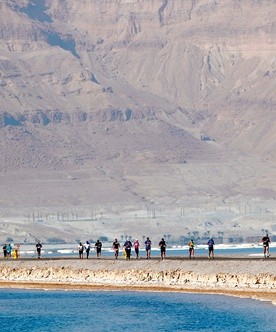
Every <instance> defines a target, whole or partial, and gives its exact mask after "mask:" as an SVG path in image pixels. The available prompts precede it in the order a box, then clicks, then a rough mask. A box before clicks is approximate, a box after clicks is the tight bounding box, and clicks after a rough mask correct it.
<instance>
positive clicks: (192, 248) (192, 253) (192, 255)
mask: <svg viewBox="0 0 276 332" xmlns="http://www.w3.org/2000/svg"><path fill="white" fill-rule="evenodd" d="M188 246H189V258H190V259H192V258H195V244H194V240H193V239H191V241H190V242H189V243H188Z"/></svg>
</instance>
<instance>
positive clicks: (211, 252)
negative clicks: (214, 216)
mask: <svg viewBox="0 0 276 332" xmlns="http://www.w3.org/2000/svg"><path fill="white" fill-rule="evenodd" d="M207 245H208V249H209V258H211V257H212V258H213V259H214V245H215V241H214V238H213V237H212V238H211V239H210V240H209V241H208V242H207Z"/></svg>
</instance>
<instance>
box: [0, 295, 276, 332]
mask: <svg viewBox="0 0 276 332" xmlns="http://www.w3.org/2000/svg"><path fill="white" fill-rule="evenodd" d="M0 329H1V331H2V332H6V331H9V332H10V331H93V330H96V331H97V332H101V331H114V332H116V331H122V330H126V329H127V330H129V331H132V332H139V331H152V332H157V331H164V332H166V331H228V332H231V331H237V332H243V331H250V332H254V331H256V332H257V331H262V332H266V331H269V332H273V331H276V308H275V306H273V305H272V304H270V303H269V302H260V301H256V300H250V299H239V298H233V297H228V296H220V295H205V294H204V295H201V294H183V293H146V292H110V291H109V292H103V291H97V292H77V291H36V290H35V291H34V290H12V289H9V290H7V289H4V290H0Z"/></svg>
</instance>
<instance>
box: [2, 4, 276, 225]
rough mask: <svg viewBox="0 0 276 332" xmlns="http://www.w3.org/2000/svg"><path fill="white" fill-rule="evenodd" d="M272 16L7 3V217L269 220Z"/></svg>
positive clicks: (270, 12)
mask: <svg viewBox="0 0 276 332" xmlns="http://www.w3.org/2000/svg"><path fill="white" fill-rule="evenodd" d="M274 13H275V6H274V3H273V1H255V0H248V1H238V0H225V1H214V0H199V1H194V0H190V1H189V0H188V1H187V0H152V1H149V0H141V1H134V0H128V1H127V0H125V1H124V0H118V1H113V0H109V1H108V0H107V1H102V0H92V1H91V0H79V1H73V0H65V1H64V0H44V1H43V0H32V1H29V0H4V1H1V3H0V137H1V141H0V143H1V144H0V167H1V170H3V172H5V173H2V175H0V176H1V177H2V178H1V184H2V186H1V187H0V190H1V193H2V195H1V197H2V198H1V200H0V207H3V209H6V208H8V209H11V210H8V211H6V212H5V213H4V215H9V214H10V213H14V208H15V207H17V209H18V211H19V214H21V212H20V211H22V208H25V207H27V209H28V207H30V208H34V207H46V208H48V207H51V208H52V207H53V206H58V207H65V206H67V207H71V206H77V207H83V206H84V207H87V206H91V205H92V204H100V205H101V208H100V209H103V210H105V209H106V207H105V206H106V204H113V203H114V202H115V203H116V204H118V206H122V205H124V204H130V206H131V207H132V208H133V206H134V205H137V206H138V210H139V209H140V208H143V209H147V208H148V207H149V206H150V207H151V206H152V204H155V205H158V206H159V207H160V206H162V207H163V206H167V205H170V204H178V205H179V206H180V208H182V206H183V204H184V205H185V204H187V202H188V204H190V205H191V206H194V204H196V205H197V204H200V208H202V206H207V207H208V208H207V209H209V207H210V206H213V205H212V204H213V203H214V204H215V205H220V204H222V202H223V204H226V205H227V206H228V205H229V203H230V204H234V203H235V204H236V207H235V208H236V211H238V212H239V213H240V205H237V204H241V203H242V204H245V203H246V204H248V202H249V201H252V200H253V201H254V202H258V203H259V202H261V204H262V207H261V208H262V209H265V208H267V209H268V210H269V211H271V206H273V204H271V202H272V200H273V199H275V187H276V186H275V183H274V182H273V181H274V179H275V174H274V172H275V171H274V169H273V163H274V161H275V151H276V149H275V135H276V134H275V133H276V130H275V129H276V128H275V43H274V42H273V37H274V35H273V31H274V30H273V28H274V26H275V14H274ZM72 178H73V179H76V180H74V181H72V180H68V179H72ZM38 179H40V180H39V181H37V180H38ZM49 179H51V181H52V182H51V184H49ZM53 183H54V185H53ZM95 188H96V190H95ZM225 199H226V200H225ZM267 202H268V203H267ZM210 204H211V205H210ZM254 204H255V203H254ZM179 206H177V209H179ZM237 206H239V208H237ZM112 209H113V208H112ZM119 209H120V208H119ZM227 209H228V210H229V207H228V208H227ZM258 209H259V207H257V206H256V209H255V210H256V211H257V210H258ZM252 210H253V209H251V212H252ZM247 211H249V207H248V208H247ZM28 213H31V212H30V211H29V210H28ZM25 215H26V212H25ZM247 217H248V216H247ZM247 217H246V218H247ZM255 219H256V220H257V219H258V218H257V217H256V218H255ZM255 219H254V220H255ZM251 221H252V220H251ZM251 221H248V222H249V223H250V222H251ZM222 222H224V221H222ZM203 224H204V222H203ZM269 227H272V226H269ZM254 228H255V226H254Z"/></svg>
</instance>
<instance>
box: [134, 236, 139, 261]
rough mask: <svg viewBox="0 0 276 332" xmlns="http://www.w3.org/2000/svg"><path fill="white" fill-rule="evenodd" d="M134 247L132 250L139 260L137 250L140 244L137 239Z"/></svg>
mask: <svg viewBox="0 0 276 332" xmlns="http://www.w3.org/2000/svg"><path fill="white" fill-rule="evenodd" d="M133 246H134V250H135V254H136V259H138V258H139V248H140V243H139V241H138V239H136V240H135V241H134V243H133Z"/></svg>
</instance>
